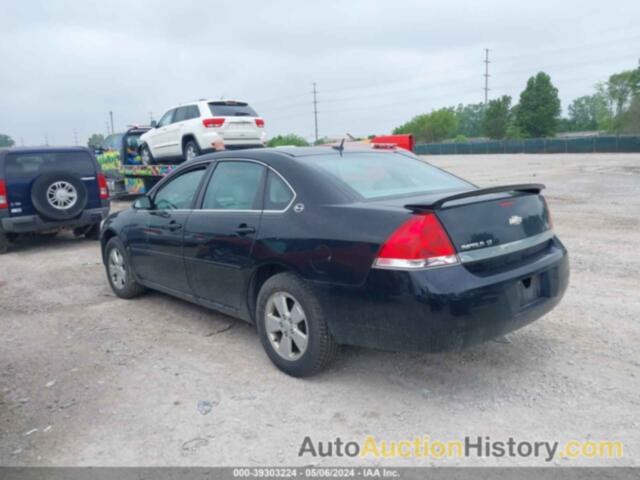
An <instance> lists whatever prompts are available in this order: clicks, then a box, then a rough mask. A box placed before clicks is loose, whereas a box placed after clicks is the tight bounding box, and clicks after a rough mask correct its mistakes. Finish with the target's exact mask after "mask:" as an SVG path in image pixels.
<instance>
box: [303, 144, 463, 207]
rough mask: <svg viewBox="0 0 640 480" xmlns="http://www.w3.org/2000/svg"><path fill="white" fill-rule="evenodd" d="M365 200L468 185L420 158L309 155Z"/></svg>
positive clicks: (323, 168) (325, 170) (311, 159)
mask: <svg viewBox="0 0 640 480" xmlns="http://www.w3.org/2000/svg"><path fill="white" fill-rule="evenodd" d="M308 158H309V164H310V165H312V166H314V167H315V168H317V169H319V170H322V171H324V172H326V173H329V174H330V175H331V176H333V177H334V178H336V179H337V180H339V181H340V182H341V183H343V184H346V185H347V186H348V187H349V188H350V189H351V190H353V191H354V192H356V193H357V194H358V195H359V196H361V197H363V198H364V199H375V198H382V197H390V196H404V195H413V194H421V193H431V192H437V191H440V190H451V189H462V188H469V187H470V186H471V185H470V184H469V183H467V182H465V181H464V180H462V179H460V178H458V177H456V176H454V175H451V174H450V173H447V172H445V171H443V170H440V169H439V168H436V167H434V166H432V165H429V164H428V163H426V162H423V161H421V160H419V159H416V158H412V157H409V156H405V155H402V154H393V153H364V152H358V153H345V154H344V155H326V156H325V155H317V156H312V157H308Z"/></svg>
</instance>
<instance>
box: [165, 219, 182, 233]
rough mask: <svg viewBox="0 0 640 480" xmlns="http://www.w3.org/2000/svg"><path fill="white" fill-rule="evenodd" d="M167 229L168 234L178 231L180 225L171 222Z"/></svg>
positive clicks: (173, 221)
mask: <svg viewBox="0 0 640 480" xmlns="http://www.w3.org/2000/svg"><path fill="white" fill-rule="evenodd" d="M167 228H168V229H169V231H170V232H175V231H178V230H180V229H181V228H182V225H181V224H179V223H178V222H176V221H175V220H171V221H170V222H169V226H168V227H167Z"/></svg>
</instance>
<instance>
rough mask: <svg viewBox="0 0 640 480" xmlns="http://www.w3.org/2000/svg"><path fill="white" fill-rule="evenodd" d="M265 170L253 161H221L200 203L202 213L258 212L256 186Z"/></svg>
mask: <svg viewBox="0 0 640 480" xmlns="http://www.w3.org/2000/svg"><path fill="white" fill-rule="evenodd" d="M265 171H266V168H265V167H264V166H262V165H260V164H257V163H253V162H221V163H220V164H218V165H217V166H216V169H215V170H214V172H213V176H212V177H211V180H210V181H209V185H208V186H207V190H206V192H205V195H204V201H203V202H202V208H203V209H205V210H260V209H261V205H260V203H261V202H260V194H259V193H260V190H261V189H260V187H261V185H262V179H263V176H264V174H265Z"/></svg>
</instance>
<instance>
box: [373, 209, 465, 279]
mask: <svg viewBox="0 0 640 480" xmlns="http://www.w3.org/2000/svg"><path fill="white" fill-rule="evenodd" d="M455 263H458V257H457V255H456V250H455V249H454V248H453V245H452V244H451V241H450V240H449V237H448V236H447V233H446V232H445V231H444V228H442V225H441V224H440V222H439V221H438V219H437V218H436V216H435V215H434V214H433V213H427V214H424V215H423V214H421V215H415V216H413V217H411V218H410V219H409V220H407V221H406V222H405V223H403V224H402V225H401V226H400V228H398V229H397V230H396V231H395V232H393V233H392V234H391V236H390V237H389V238H388V239H387V241H386V242H385V244H384V245H383V246H382V249H381V250H380V253H379V254H378V258H376V260H375V263H374V265H373V266H374V267H376V268H390V269H402V270H415V269H420V268H425V267H437V266H443V265H453V264H455Z"/></svg>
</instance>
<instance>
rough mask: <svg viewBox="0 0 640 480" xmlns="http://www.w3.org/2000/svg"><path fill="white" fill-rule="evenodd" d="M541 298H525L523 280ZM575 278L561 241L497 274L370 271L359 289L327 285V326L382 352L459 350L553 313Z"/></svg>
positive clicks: (341, 337)
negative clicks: (531, 282)
mask: <svg viewBox="0 0 640 480" xmlns="http://www.w3.org/2000/svg"><path fill="white" fill-rule="evenodd" d="M534 276H535V277H537V278H538V280H539V282H540V283H539V285H540V295H539V296H538V297H537V298H536V299H534V300H531V301H529V302H528V303H527V302H525V301H523V295H522V291H521V290H522V288H523V280H524V281H525V282H526V281H527V279H529V278H531V277H534ZM568 282H569V259H568V255H567V251H566V249H565V248H564V246H563V245H562V244H561V243H560V241H559V240H557V238H554V239H553V240H552V241H551V244H550V247H549V250H548V252H547V253H546V254H545V255H544V256H542V257H539V258H537V259H536V260H534V261H531V262H530V263H527V264H526V265H521V266H518V267H516V268H513V269H510V270H508V271H505V272H502V273H497V274H494V275H491V276H479V275H476V274H474V273H471V272H470V271H469V269H467V268H466V267H465V266H464V265H455V266H448V267H442V268H434V269H425V270H421V271H415V272H402V271H391V270H375V269H374V270H372V271H371V274H370V275H369V278H368V280H367V282H366V284H365V285H364V286H362V287H358V288H347V287H335V286H332V287H321V286H319V287H320V288H319V291H320V292H321V301H322V304H323V310H324V312H325V316H326V318H327V321H328V322H329V328H330V329H331V331H332V333H333V335H334V337H335V338H336V340H337V341H338V342H339V343H342V344H349V345H358V346H364V347H370V348H380V349H384V350H412V351H428V352H438V351H447V350H458V349H461V348H465V347H468V346H471V345H475V344H478V343H481V342H484V341H487V340H490V339H492V338H495V337H498V336H501V335H504V334H506V333H508V332H511V331H513V330H516V329H518V328H521V327H523V326H525V325H527V324H528V323H531V322H533V321H534V320H536V319H538V318H540V317H542V316H543V315H545V314H546V313H548V312H549V311H551V310H552V309H553V308H554V307H555V306H556V305H557V304H558V302H560V300H561V299H562V296H563V295H564V293H565V290H566V289H567V286H568Z"/></svg>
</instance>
